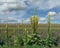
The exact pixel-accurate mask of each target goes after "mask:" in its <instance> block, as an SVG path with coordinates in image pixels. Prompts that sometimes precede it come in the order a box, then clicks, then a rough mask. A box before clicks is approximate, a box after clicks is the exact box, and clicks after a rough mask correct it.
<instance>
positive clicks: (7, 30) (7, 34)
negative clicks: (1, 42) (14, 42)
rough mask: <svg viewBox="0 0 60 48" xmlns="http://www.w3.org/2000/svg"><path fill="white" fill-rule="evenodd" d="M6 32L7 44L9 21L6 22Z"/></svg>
mask: <svg viewBox="0 0 60 48" xmlns="http://www.w3.org/2000/svg"><path fill="white" fill-rule="evenodd" d="M6 34H7V44H8V23H6Z"/></svg>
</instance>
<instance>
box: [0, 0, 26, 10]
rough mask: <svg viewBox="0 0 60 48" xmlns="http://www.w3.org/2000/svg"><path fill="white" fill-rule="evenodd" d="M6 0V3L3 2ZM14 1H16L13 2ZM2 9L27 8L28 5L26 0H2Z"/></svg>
mask: <svg viewBox="0 0 60 48" xmlns="http://www.w3.org/2000/svg"><path fill="white" fill-rule="evenodd" d="M3 2H5V3H3ZM13 2H14V3H13ZM0 3H1V5H0V11H13V10H26V9H27V5H26V4H25V1H24V0H21V1H18V0H0Z"/></svg>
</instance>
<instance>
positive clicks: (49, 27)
mask: <svg viewBox="0 0 60 48" xmlns="http://www.w3.org/2000/svg"><path fill="white" fill-rule="evenodd" d="M50 34H51V23H50V12H48V35H50Z"/></svg>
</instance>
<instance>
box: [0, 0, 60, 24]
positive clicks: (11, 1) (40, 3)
mask: <svg viewBox="0 0 60 48" xmlns="http://www.w3.org/2000/svg"><path fill="white" fill-rule="evenodd" d="M34 7H36V15H37V16H38V17H39V23H41V24H46V23H47V18H48V15H47V14H48V12H50V15H51V23H52V24H60V0H0V23H21V22H22V20H23V19H24V23H29V18H30V17H31V16H33V15H34Z"/></svg>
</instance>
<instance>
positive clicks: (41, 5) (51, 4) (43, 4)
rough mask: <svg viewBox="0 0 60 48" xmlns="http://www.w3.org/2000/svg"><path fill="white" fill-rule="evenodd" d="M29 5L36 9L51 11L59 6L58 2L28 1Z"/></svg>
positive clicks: (59, 0)
mask: <svg viewBox="0 0 60 48" xmlns="http://www.w3.org/2000/svg"><path fill="white" fill-rule="evenodd" d="M29 1H30V2H31V5H33V6H36V7H38V9H46V10H48V9H52V8H54V7H56V6H60V0H29Z"/></svg>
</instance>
